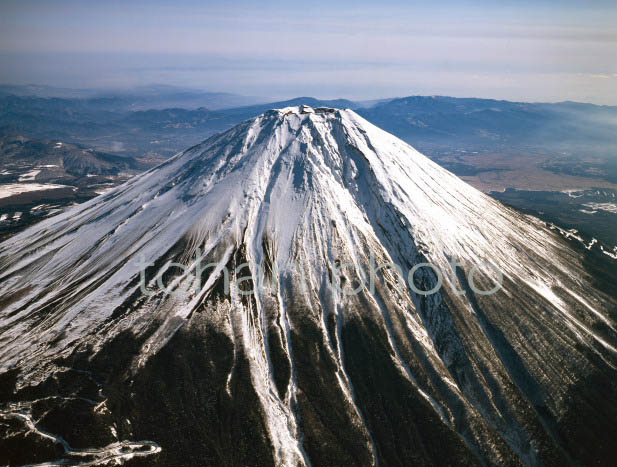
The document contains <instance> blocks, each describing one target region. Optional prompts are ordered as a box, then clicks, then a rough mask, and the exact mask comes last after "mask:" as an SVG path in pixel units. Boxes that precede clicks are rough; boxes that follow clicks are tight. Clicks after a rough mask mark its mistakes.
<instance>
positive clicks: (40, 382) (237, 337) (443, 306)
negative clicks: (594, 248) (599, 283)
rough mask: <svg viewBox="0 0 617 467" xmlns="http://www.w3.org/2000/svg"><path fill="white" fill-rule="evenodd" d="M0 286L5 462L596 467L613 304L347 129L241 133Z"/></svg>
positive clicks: (573, 271)
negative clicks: (590, 465) (590, 466)
mask: <svg viewBox="0 0 617 467" xmlns="http://www.w3.org/2000/svg"><path fill="white" fill-rule="evenodd" d="M196 258H200V261H199V262H198V261H196ZM452 261H457V262H458V263H460V266H459V267H458V268H457V270H456V273H450V272H449V271H450V269H451V268H450V266H449V265H450V263H451V262H452ZM489 262H490V263H491V264H492V265H494V267H497V268H498V269H499V271H501V273H502V275H503V279H502V287H501V288H500V289H499V290H496V291H495V293H492V294H484V293H482V291H486V290H489V289H492V288H493V287H494V285H495V282H496V280H497V279H496V275H495V271H493V270H492V268H491V267H489V266H487V265H484V266H480V267H479V269H478V268H476V269H474V266H479V265H481V263H489ZM140 263H141V264H146V265H147V267H146V268H145V270H143V271H144V272H141V273H140ZM170 263H175V264H173V265H171V266H170V267H166V266H169V264H170ZM392 263H394V264H396V265H398V266H399V267H400V268H401V270H402V271H403V273H404V277H405V279H406V278H407V274H408V272H409V271H410V270H413V267H414V266H415V265H418V264H420V263H431V264H433V265H434V266H435V267H438V268H440V269H441V270H442V271H444V273H443V277H442V278H441V280H442V282H443V284H442V285H441V287H438V286H439V282H440V277H439V275H438V274H437V273H436V272H435V271H434V270H433V269H430V268H428V267H423V268H420V269H417V270H415V271H413V272H415V275H414V276H413V277H414V279H413V282H411V283H408V284H405V285H402V284H401V281H400V280H399V278H398V277H397V275H396V274H395V269H394V267H391V265H392ZM207 264H214V265H215V266H211V267H205V265H207ZM385 265H390V266H385ZM188 266H191V267H192V270H191V271H187V269H188ZM0 267H1V269H0V270H1V271H2V273H1V275H0V283H1V285H0V291H1V292H2V297H4V298H3V299H2V303H1V304H0V306H1V309H2V311H1V314H0V349H1V352H0V363H1V364H2V365H3V367H4V368H5V369H6V371H5V372H4V373H3V374H2V375H0V393H2V399H1V400H3V401H6V402H5V403H4V404H3V408H2V412H1V416H2V418H3V419H5V420H6V421H7V422H6V423H5V424H4V425H3V426H5V427H8V428H3V430H5V432H4V436H3V438H4V439H5V441H3V443H4V445H0V448H4V449H0V452H5V453H7V454H0V460H1V461H4V462H13V463H19V462H22V463H25V462H35V461H36V462H42V461H53V460H56V461H57V460H58V459H60V458H64V459H67V460H69V461H75V460H83V459H84V457H85V456H91V457H93V458H94V460H95V461H101V460H110V459H115V460H124V461H129V462H132V463H134V464H135V465H138V464H140V463H141V462H144V463H145V464H144V465H152V464H157V463H158V464H160V465H170V464H173V465H194V464H196V463H198V464H201V465H273V464H276V465H376V464H377V463H379V465H400V466H404V465H415V464H433V465H442V464H447V463H452V464H459V463H462V464H469V465H473V464H482V463H492V464H508V465H520V464H524V465H539V464H562V465H563V464H574V463H576V462H600V463H601V462H606V463H608V462H609V460H610V459H612V458H613V457H612V456H614V450H613V449H614V448H612V447H611V446H612V439H613V438H614V435H615V427H614V423H613V422H614V421H615V420H616V419H617V417H616V415H617V414H616V413H615V410H616V409H615V404H614V402H615V401H616V400H617V399H616V397H615V395H616V394H617V390H616V388H615V383H614V381H615V376H616V374H617V372H616V370H615V368H616V365H617V355H616V352H617V351H616V347H617V333H616V332H615V326H616V324H615V319H616V317H617V309H616V302H615V301H614V300H613V299H612V298H610V297H608V296H606V295H605V294H603V293H602V292H601V291H599V290H596V289H594V287H593V286H592V281H593V278H592V277H590V276H589V274H588V273H587V272H586V269H585V267H584V253H583V252H582V251H579V250H576V249H574V248H572V246H571V245H570V244H568V242H567V241H566V240H564V239H563V238H562V237H561V236H560V235H558V234H557V233H556V232H555V231H553V230H551V229H550V228H549V227H547V226H546V225H545V224H543V223H542V222H540V221H538V220H537V219H534V218H531V217H527V216H524V215H522V214H520V213H517V212H516V211H514V210H511V209H509V208H506V207H504V206H503V205H501V204H500V203H498V202H496V201H494V200H492V199H491V198H489V197H487V196H485V195H483V194H482V193H481V192H479V191H477V190H475V189H473V188H471V187H470V186H469V185H467V184H465V183H464V182H462V181H461V180H459V179H458V178H456V177H455V176H454V175H452V174H451V173H449V172H447V171H446V170H444V169H442V168H440V167H439V166H437V165H436V164H434V163H433V162H431V161H430V160H429V159H427V158H426V157H424V156H422V155H421V154H420V153H418V152H416V151H415V150H414V149H413V148H411V147H410V146H408V145H407V144H405V143H403V142H402V141H400V140H398V139H397V138H395V137H394V136H392V135H390V134H388V133H386V132H384V131H382V130H380V129H378V128H377V127H375V126H373V125H372V124H370V123H368V122H367V121H365V120H364V119H362V118H361V117H359V116H358V115H357V114H355V113H354V112H352V111H350V110H334V109H327V108H317V109H312V108H310V107H304V106H302V107H290V108H284V109H281V110H273V111H269V112H266V113H265V114H263V115H261V116H259V117H257V118H254V119H252V120H249V121H246V122H243V123H241V124H240V125H238V126H236V127H234V128H232V129H231V130H229V131H227V132H225V133H222V134H220V135H216V136H214V137H212V138H210V139H208V140H206V141H205V142H203V143H202V144H200V145H197V146H195V147H193V148H190V149H189V150H187V151H185V152H183V153H181V154H178V155H177V156H175V157H173V158H172V159H170V160H168V161H166V162H165V163H164V164H162V165H160V166H158V167H157V168H155V169H152V170H150V171H148V172H146V173H145V174H142V175H140V176H138V177H135V178H133V179H131V180H130V181H129V182H127V183H126V184H124V185H121V186H120V187H118V188H116V189H114V190H113V191H111V192H109V193H107V194H105V195H103V196H100V197H98V198H95V199H93V200H91V201H89V202H87V203H84V204H82V205H79V206H76V207H75V208H73V209H71V210H70V211H68V212H66V213H63V214H60V215H58V216H56V217H54V218H51V219H48V220H45V221H42V222H41V223H39V224H37V225H36V226H35V227H33V228H32V229H29V230H27V231H25V232H23V233H21V234H18V235H16V236H14V237H12V238H10V239H8V240H7V241H5V242H4V243H2V244H0ZM377 267H380V270H379V271H377V272H376V274H375V276H376V277H375V280H373V281H372V283H371V281H370V277H369V276H370V273H369V272H368V270H369V269H371V268H372V269H374V270H375V269H377ZM360 270H363V271H364V275H365V276H366V279H367V281H366V283H364V284H360V281H361V277H360V275H359V273H357V271H360ZM354 271H356V272H354ZM472 271H473V272H472ZM159 272H160V273H161V274H160V275H158V274H159ZM227 273H228V274H227ZM249 275H252V278H248V276H249ZM142 278H143V282H144V283H145V284H147V287H146V289H145V290H144V291H142V290H140V289H141V287H140V282H141V279H142ZM159 282H160V284H162V285H163V286H166V287H167V292H174V293H166V292H165V291H164V290H162V288H161V287H160V284H159V285H157V283H159ZM359 284H360V285H359ZM356 287H357V289H356V291H354V292H352V290H351V289H352V288H356ZM433 288H434V289H435V293H432V294H430V295H425V294H423V293H421V291H422V290H430V289H433ZM182 291H184V292H183V293H179V292H182ZM251 291H253V292H254V293H250V292H251ZM144 292H145V293H144ZM67 417H69V419H70V420H72V422H70V423H68V424H67V423H63V420H65V419H67ZM9 422H10V423H9ZM32 427H34V428H35V429H32ZM57 437H61V438H62V440H63V441H64V443H65V444H62V446H61V449H58V444H57V443H56V444H54V442H53V441H54V439H59V438H57ZM122 446H124V447H125V449H124V450H123V449H121V448H122ZM26 447H27V449H26ZM86 448H88V449H90V451H84V449H86ZM3 455H4V456H5V458H2V457H1V456H3ZM20 456H21V457H20ZM28 456H30V457H28ZM33 459H34V460H33Z"/></svg>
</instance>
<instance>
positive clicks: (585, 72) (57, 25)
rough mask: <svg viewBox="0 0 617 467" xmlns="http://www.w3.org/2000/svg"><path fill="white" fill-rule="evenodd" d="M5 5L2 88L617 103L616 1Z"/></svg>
mask: <svg viewBox="0 0 617 467" xmlns="http://www.w3.org/2000/svg"><path fill="white" fill-rule="evenodd" d="M333 3H334V2H321V1H312V2H294V1H286V2H279V1H275V2H268V1H264V2H246V1H245V2H234V3H233V4H229V3H228V2H216V1H215V2H198V1H194V0H179V1H174V2H171V1H169V2H163V1H149V2H145V1H144V2H142V1H124V2H120V1H96V2H95V1H87V0H86V1H67V0H56V1H53V2H52V1H36V0H33V1H14V0H4V1H3V2H2V3H1V4H0V82H5V83H18V84H19V83H37V84H50V85H55V86H65V87H84V88H92V87H107V88H111V87H127V86H135V85H141V84H151V83H163V84H171V85H179V86H188V87H196V88H201V89H206V90H212V91H228V92H236V93H240V94H247V95H257V96H267V97H272V98H285V97H291V96H297V95H315V96H318V97H323V98H332V97H348V98H353V99H372V98H379V97H388V96H402V95H411V94H448V95H454V96H477V97H493V98H503V99H511V100H528V101H555V100H566V99H569V100H578V101H585V102H594V103H600V104H617V92H616V91H617V2H615V1H614V0H613V1H610V2H609V1H587V2H574V1H569V0H565V1H560V2H558V1H542V0H539V1H536V2H530V1H525V0H523V1H518V2H509V1H506V2H489V1H475V2H471V1H470V2H466V1H459V2H452V1H447V2H430V3H429V2H413V1H412V2H402V1H400V2H399V1H390V2H380V3H379V4H377V3H373V2H367V1H356V2H347V1H343V2H337V3H336V4H333Z"/></svg>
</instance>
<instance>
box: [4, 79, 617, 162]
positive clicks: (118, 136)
mask: <svg viewBox="0 0 617 467" xmlns="http://www.w3.org/2000/svg"><path fill="white" fill-rule="evenodd" d="M10 91H20V92H19V93H17V92H14V93H13V94H11V93H10ZM35 91H37V89H30V88H26V89H17V90H16V89H14V88H13V87H7V86H3V87H0V135H25V136H28V137H35V138H60V139H63V140H66V141H74V142H79V143H83V144H87V145H91V146H92V147H93V148H96V149H99V150H102V151H106V152H116V153H123V154H127V155H141V154H144V153H147V152H151V151H153V152H156V153H159V154H161V155H163V156H170V155H172V154H174V153H176V152H177V151H180V150H181V149H182V148H184V147H186V146H187V145H191V144H197V143H199V142H200V141H202V140H203V139H204V138H206V137H208V136H210V135H212V134H214V133H217V132H220V131H223V130H225V129H228V128H230V127H232V126H233V125H235V124H237V123H239V122H241V121H243V120H246V119H249V118H252V117H255V116H257V115H259V114H261V113H263V112H265V111H267V110H269V109H272V108H282V107H287V106H294V105H303V104H304V105H310V106H312V107H320V106H328V107H334V108H351V109H356V110H357V111H358V113H359V114H360V115H362V116H363V117H364V118H366V119H367V120H369V121H370V122H372V123H374V124H376V125H379V126H380V127H383V128H384V129H386V130H387V131H389V132H391V133H393V134H395V135H396V136H398V137H399V138H401V139H403V140H405V141H407V142H409V143H412V144H415V145H416V146H418V147H419V148H421V149H423V150H427V151H429V150H430V149H432V148H435V147H438V148H444V147H451V146H452V145H453V144H455V145H458V146H459V147H460V146H462V145H464V146H465V148H466V149H478V148H490V149H501V148H504V147H507V148H512V147H518V148H529V147H541V148H543V149H550V150H554V151H560V152H561V151H585V152H586V153H588V154H589V153H593V155H599V156H602V157H610V156H612V154H614V153H615V148H616V147H617V137H616V136H615V135H616V134H617V107H608V106H596V105H591V104H580V103H574V102H562V103H556V104H547V103H520V102H508V101H498V100H491V99H473V98H454V97H445V96H411V97H403V98H396V99H390V100H385V101H376V102H374V103H366V102H353V101H350V100H346V99H337V100H320V99H316V98H313V97H298V98H294V99H290V100H287V101H278V102H268V103H260V104H253V105H248V106H247V105H244V106H240V107H239V106H237V104H238V103H239V102H244V103H246V100H247V99H250V98H243V97H242V96H235V95H228V94H224V93H202V92H196V91H187V90H177V89H176V88H171V89H168V88H167V87H162V88H156V87H149V88H147V89H145V90H144V89H142V90H141V91H140V93H137V94H130V93H125V94H117V95H109V96H101V95H99V96H92V95H89V96H86V97H84V96H81V97H70V98H68V97H40V96H35V95H32V94H33V93H34V92H35ZM158 91H160V92H158ZM28 92H30V93H31V95H27V94H28ZM65 94H66V93H65ZM367 105H368V106H367ZM221 107H226V108H221ZM429 152H430V151H429Z"/></svg>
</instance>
